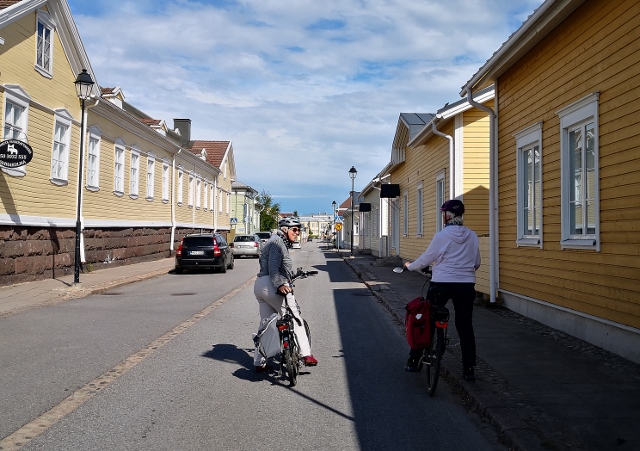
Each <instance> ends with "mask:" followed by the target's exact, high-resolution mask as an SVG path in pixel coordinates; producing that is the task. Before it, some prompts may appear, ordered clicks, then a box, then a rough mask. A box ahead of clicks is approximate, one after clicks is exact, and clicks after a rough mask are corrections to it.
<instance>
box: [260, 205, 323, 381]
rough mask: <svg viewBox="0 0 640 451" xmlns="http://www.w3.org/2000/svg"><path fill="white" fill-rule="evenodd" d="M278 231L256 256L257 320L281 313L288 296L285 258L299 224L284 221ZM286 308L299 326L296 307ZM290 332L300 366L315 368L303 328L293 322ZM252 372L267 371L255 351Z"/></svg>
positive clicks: (288, 265) (289, 273)
mask: <svg viewBox="0 0 640 451" xmlns="http://www.w3.org/2000/svg"><path fill="white" fill-rule="evenodd" d="M278 227H280V229H279V230H278V231H277V232H276V233H274V234H273V235H271V238H270V239H269V240H268V241H267V243H266V244H265V246H264V249H262V254H261V255H260V272H259V273H258V278H257V279H256V282H255V284H254V286H253V293H254V294H255V296H256V299H257V300H258V306H259V308H260V319H261V320H262V319H264V318H268V317H270V316H271V315H273V314H274V313H278V312H280V311H281V307H282V302H283V299H284V295H286V294H287V293H291V292H292V291H293V290H292V288H291V284H290V281H291V277H292V276H293V262H292V260H291V257H290V256H289V249H288V248H289V247H291V244H292V243H293V242H294V241H296V240H297V239H298V236H299V235H300V221H299V220H298V219H296V218H284V219H281V220H280V221H279V222H278ZM293 304H294V305H289V307H290V308H291V310H292V313H293V315H294V316H295V317H296V318H299V319H300V320H301V321H300V322H301V323H302V317H301V316H300V312H299V311H298V307H297V305H295V304H296V303H295V302H293ZM294 323H295V325H294V330H293V332H294V333H295V334H296V338H297V339H298V344H299V345H300V353H301V354H302V357H303V360H304V364H305V365H306V366H315V365H317V364H318V361H317V360H316V359H315V358H314V357H313V355H311V345H310V344H309V337H307V332H306V330H305V328H304V325H303V324H298V323H297V322H296V321H294ZM253 362H254V365H255V367H256V372H258V373H264V372H266V371H270V370H272V369H273V368H271V367H270V366H269V365H267V362H266V359H265V358H264V357H263V356H262V355H261V354H260V352H259V351H258V350H257V349H256V351H255V354H254V358H253Z"/></svg>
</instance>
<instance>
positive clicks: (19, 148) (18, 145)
mask: <svg viewBox="0 0 640 451" xmlns="http://www.w3.org/2000/svg"><path fill="white" fill-rule="evenodd" d="M32 158H33V149H31V146H30V145H29V144H27V143H26V142H23V141H20V140H18V139H7V140H5V141H2V142H0V166H4V167H5V168H19V167H20V166H24V165H25V164H27V163H29V162H30V161H31V159H32Z"/></svg>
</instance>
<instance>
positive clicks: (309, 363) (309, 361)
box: [303, 355, 318, 366]
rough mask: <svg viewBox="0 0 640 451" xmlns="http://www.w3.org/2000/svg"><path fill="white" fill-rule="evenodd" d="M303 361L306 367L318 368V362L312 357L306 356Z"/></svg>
mask: <svg viewBox="0 0 640 451" xmlns="http://www.w3.org/2000/svg"><path fill="white" fill-rule="evenodd" d="M303 360H304V366H316V365H317V364H318V361H317V360H316V358H315V357H314V356H312V355H307V356H304V357H303Z"/></svg>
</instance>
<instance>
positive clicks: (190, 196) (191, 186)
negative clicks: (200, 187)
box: [189, 172, 195, 208]
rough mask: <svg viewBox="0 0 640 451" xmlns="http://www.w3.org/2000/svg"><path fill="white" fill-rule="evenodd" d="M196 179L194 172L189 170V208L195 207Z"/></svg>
mask: <svg viewBox="0 0 640 451" xmlns="http://www.w3.org/2000/svg"><path fill="white" fill-rule="evenodd" d="M194 180H195V176H194V174H193V172H189V208H193V194H194V193H193V192H194V183H195V182H194Z"/></svg>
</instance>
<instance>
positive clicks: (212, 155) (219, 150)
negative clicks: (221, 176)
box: [188, 140, 230, 169]
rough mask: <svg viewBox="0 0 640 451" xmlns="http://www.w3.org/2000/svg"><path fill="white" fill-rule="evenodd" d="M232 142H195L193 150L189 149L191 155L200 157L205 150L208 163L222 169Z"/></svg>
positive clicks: (192, 146)
mask: <svg viewBox="0 0 640 451" xmlns="http://www.w3.org/2000/svg"><path fill="white" fill-rule="evenodd" d="M229 144H230V141H201V140H196V141H193V144H192V145H191V148H190V149H188V150H189V151H190V152H191V153H194V154H196V155H200V151H202V149H205V150H206V151H207V161H208V162H209V163H211V164H212V165H214V166H215V167H217V168H218V169H220V166H221V165H222V158H224V154H225V152H226V151H227V148H228V147H229Z"/></svg>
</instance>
